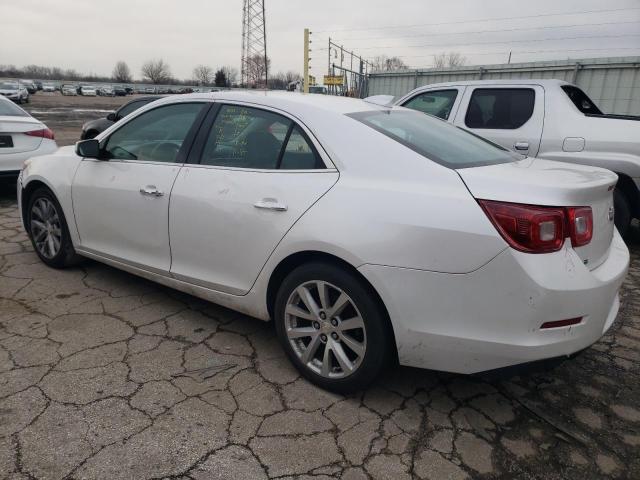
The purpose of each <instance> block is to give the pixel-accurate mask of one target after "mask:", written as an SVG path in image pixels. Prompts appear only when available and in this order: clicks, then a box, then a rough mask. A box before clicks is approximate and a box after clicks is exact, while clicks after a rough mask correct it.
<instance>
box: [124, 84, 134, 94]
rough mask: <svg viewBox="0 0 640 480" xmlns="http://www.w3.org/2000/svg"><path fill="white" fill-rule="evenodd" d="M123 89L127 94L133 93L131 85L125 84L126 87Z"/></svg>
mask: <svg viewBox="0 0 640 480" xmlns="http://www.w3.org/2000/svg"><path fill="white" fill-rule="evenodd" d="M124 91H125V92H126V93H127V95H133V87H132V86H131V85H127V86H126V87H124Z"/></svg>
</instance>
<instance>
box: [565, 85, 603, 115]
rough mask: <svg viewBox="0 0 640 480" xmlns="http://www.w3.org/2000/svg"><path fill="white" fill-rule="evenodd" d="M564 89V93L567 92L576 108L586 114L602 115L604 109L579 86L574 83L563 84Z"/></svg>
mask: <svg viewBox="0 0 640 480" xmlns="http://www.w3.org/2000/svg"><path fill="white" fill-rule="evenodd" d="M562 90H564V93H566V94H567V96H568V97H569V98H570V99H571V101H572V102H573V104H574V105H575V106H576V108H577V109H578V110H580V111H581V112H582V113H584V114H585V115H587V114H591V115H602V111H601V110H600V109H599V108H598V107H597V106H596V104H595V103H593V102H592V101H591V99H590V98H589V97H588V96H587V94H586V93H584V92H583V91H582V90H580V89H579V88H578V87H574V86H573V85H563V86H562Z"/></svg>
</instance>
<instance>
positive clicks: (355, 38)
mask: <svg viewBox="0 0 640 480" xmlns="http://www.w3.org/2000/svg"><path fill="white" fill-rule="evenodd" d="M635 23H640V20H631V21H628V22H602V23H576V24H571V25H551V26H544V27H528V28H501V29H498V30H475V31H467V32H435V33H417V34H412V35H398V36H393V37H380V36H378V37H346V38H344V40H346V41H349V42H351V41H354V40H380V39H385V40H393V39H396V38H417V37H438V36H446V35H467V34H476V33H501V32H522V31H527V30H550V29H554V28H576V27H599V26H605V25H629V24H635Z"/></svg>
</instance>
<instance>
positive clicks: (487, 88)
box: [464, 85, 538, 130]
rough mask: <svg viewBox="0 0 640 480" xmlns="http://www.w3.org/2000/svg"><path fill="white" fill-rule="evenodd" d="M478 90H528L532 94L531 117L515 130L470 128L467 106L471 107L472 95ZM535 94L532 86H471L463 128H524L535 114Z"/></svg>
mask: <svg viewBox="0 0 640 480" xmlns="http://www.w3.org/2000/svg"><path fill="white" fill-rule="evenodd" d="M478 90H529V91H531V92H533V109H532V110H531V115H530V116H529V118H527V120H526V121H525V122H524V123H523V124H522V125H520V126H519V127H516V128H493V127H470V126H469V125H468V124H467V117H468V116H469V106H470V105H471V100H473V94H474V93H475V92H477V91H478ZM537 94H538V92H536V89H535V88H534V87H533V86H528V87H522V86H518V85H505V86H500V85H486V86H485V85H482V86H476V85H473V86H472V88H471V93H470V94H469V103H468V104H467V111H466V112H465V114H464V126H465V127H466V128H473V129H475V130H518V129H519V128H522V127H524V126H525V125H526V124H527V123H529V121H530V120H531V119H532V118H533V115H534V114H535V111H536V98H537Z"/></svg>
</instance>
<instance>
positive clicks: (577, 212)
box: [567, 207, 593, 247]
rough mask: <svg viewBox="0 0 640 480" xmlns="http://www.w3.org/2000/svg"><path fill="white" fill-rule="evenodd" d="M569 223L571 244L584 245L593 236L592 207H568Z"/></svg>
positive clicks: (575, 245)
mask: <svg viewBox="0 0 640 480" xmlns="http://www.w3.org/2000/svg"><path fill="white" fill-rule="evenodd" d="M567 223H568V224H569V225H568V226H569V236H570V237H571V245H573V246H574V247H582V246H583V245H586V244H588V243H589V242H590V241H591V237H593V213H592V212H591V208H590V207H570V208H567Z"/></svg>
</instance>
